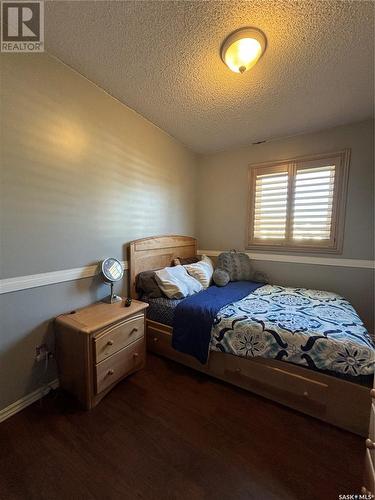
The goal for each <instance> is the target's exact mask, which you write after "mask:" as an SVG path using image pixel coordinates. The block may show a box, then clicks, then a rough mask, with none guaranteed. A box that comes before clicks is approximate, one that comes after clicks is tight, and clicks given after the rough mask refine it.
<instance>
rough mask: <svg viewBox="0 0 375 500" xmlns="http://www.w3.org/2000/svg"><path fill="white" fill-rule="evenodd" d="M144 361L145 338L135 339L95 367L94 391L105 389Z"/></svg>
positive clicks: (137, 367) (98, 391)
mask: <svg viewBox="0 0 375 500" xmlns="http://www.w3.org/2000/svg"><path fill="white" fill-rule="evenodd" d="M144 361H145V340H144V338H142V339H140V340H136V341H135V342H133V343H132V344H130V345H128V346H127V347H124V348H123V349H121V351H118V352H117V353H116V354H113V355H112V356H111V357H109V358H107V359H105V360H104V361H102V362H101V363H99V364H98V365H96V367H95V386H96V393H97V394H99V393H100V392H102V391H104V390H105V389H107V387H109V386H111V385H112V384H113V383H114V382H116V381H117V380H119V379H120V378H122V377H123V376H124V375H126V374H128V373H131V372H132V371H135V370H137V369H139V368H140V367H141V366H142V365H143V364H144Z"/></svg>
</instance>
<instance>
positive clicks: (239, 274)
mask: <svg viewBox="0 0 375 500" xmlns="http://www.w3.org/2000/svg"><path fill="white" fill-rule="evenodd" d="M217 267H218V268H220V269H224V270H225V271H227V273H228V274H229V277H230V281H250V280H251V279H252V276H253V268H252V265H251V262H250V259H249V256H248V255H246V254H245V253H241V252H234V251H231V252H223V253H221V254H220V255H219V257H218V258H217Z"/></svg>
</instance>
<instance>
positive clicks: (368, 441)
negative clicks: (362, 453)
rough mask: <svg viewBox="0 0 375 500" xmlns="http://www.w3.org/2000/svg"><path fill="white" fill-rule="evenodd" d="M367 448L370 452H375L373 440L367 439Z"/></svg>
mask: <svg viewBox="0 0 375 500" xmlns="http://www.w3.org/2000/svg"><path fill="white" fill-rule="evenodd" d="M366 448H368V449H369V450H375V443H374V442H373V441H371V439H368V438H367V439H366Z"/></svg>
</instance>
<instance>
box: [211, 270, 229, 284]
mask: <svg viewBox="0 0 375 500" xmlns="http://www.w3.org/2000/svg"><path fill="white" fill-rule="evenodd" d="M212 279H213V282H214V283H215V285H217V286H225V285H227V284H228V283H229V282H230V276H229V274H228V273H227V271H225V270H224V269H220V268H218V267H217V268H216V269H215V272H214V274H213V276H212Z"/></svg>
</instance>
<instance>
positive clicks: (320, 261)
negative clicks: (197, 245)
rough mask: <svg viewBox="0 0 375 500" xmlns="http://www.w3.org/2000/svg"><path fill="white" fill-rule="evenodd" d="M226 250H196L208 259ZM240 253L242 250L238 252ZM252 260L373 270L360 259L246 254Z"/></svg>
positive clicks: (370, 263) (368, 262)
mask: <svg viewBox="0 0 375 500" xmlns="http://www.w3.org/2000/svg"><path fill="white" fill-rule="evenodd" d="M225 251H227V250H198V252H197V253H198V255H203V254H204V255H208V256H209V257H217V256H218V255H220V254H221V253H222V252H225ZM239 251H242V250H239ZM244 253H246V254H247V255H248V256H249V257H250V258H251V259H253V260H263V261H266V260H268V261H271V262H291V263H293V264H310V265H317V266H333V267H357V268H358V267H359V268H362V269H373V270H374V269H375V261H374V260H360V259H342V258H340V257H309V256H305V255H281V254H273V253H261V252H246V251H244Z"/></svg>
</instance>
